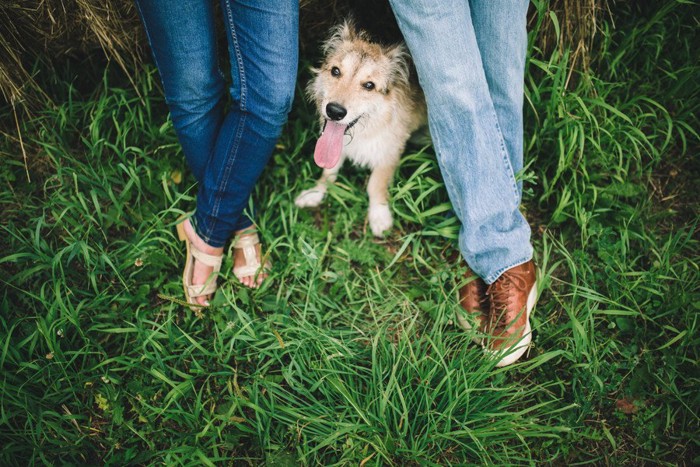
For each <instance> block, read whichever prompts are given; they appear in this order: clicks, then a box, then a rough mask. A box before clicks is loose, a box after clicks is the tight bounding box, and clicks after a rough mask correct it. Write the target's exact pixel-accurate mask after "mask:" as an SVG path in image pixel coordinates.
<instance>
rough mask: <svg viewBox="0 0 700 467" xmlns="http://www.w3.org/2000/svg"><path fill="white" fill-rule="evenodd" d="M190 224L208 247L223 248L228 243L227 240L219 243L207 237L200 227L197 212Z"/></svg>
mask: <svg viewBox="0 0 700 467" xmlns="http://www.w3.org/2000/svg"><path fill="white" fill-rule="evenodd" d="M190 224H192V229H194V233H196V234H197V236H198V237H199V238H201V239H202V240H203V241H204V243H206V244H207V245H209V246H211V247H214V248H222V247H223V246H224V244H225V243H226V240H224V241H223V242H222V241H217V240H214V239H213V238H211V237H210V236H209V235H205V234H204V232H202V229H201V228H200V227H199V223H198V222H197V212H196V211H195V213H194V214H193V215H192V216H191V217H190Z"/></svg>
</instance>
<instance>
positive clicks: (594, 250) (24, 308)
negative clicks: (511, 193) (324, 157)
mask: <svg viewBox="0 0 700 467" xmlns="http://www.w3.org/2000/svg"><path fill="white" fill-rule="evenodd" d="M616 8H617V9H616V15H617V16H616V22H615V29H613V27H612V25H611V24H609V23H608V24H605V25H603V31H602V33H601V34H600V36H599V37H600V41H601V43H600V49H601V52H600V54H599V56H598V58H597V61H596V63H595V67H594V69H593V70H592V71H591V72H589V73H585V74H579V73H571V72H570V69H569V63H570V56H569V54H568V53H562V54H555V55H553V56H551V57H543V56H542V54H541V53H538V51H537V50H536V49H534V48H533V50H532V53H531V57H532V59H531V61H530V63H529V65H528V77H527V105H526V107H527V108H526V112H527V118H526V120H527V124H526V146H527V148H526V150H527V153H526V164H527V167H526V170H525V171H524V173H523V180H524V185H525V190H524V206H523V208H524V210H525V211H526V212H527V216H528V218H529V219H530V220H531V222H532V225H533V235H534V238H533V241H534V244H535V247H536V255H537V256H536V260H537V263H538V266H539V269H540V275H541V280H540V288H541V300H540V303H539V305H538V308H537V310H536V313H535V315H534V317H533V325H534V329H535V331H534V332H535V337H534V340H533V343H534V345H533V348H532V349H531V351H530V352H529V355H528V357H527V358H526V359H523V360H522V361H521V362H520V363H518V364H516V365H514V366H513V367H510V368H507V369H496V368H494V367H493V365H492V364H491V363H489V362H488V361H485V360H484V359H483V358H482V354H481V351H480V350H479V349H478V348H476V347H474V346H473V345H470V336H469V335H467V334H465V333H464V332H462V331H460V330H459V329H458V328H457V327H456V326H455V325H454V324H453V321H454V313H455V310H456V294H455V290H456V284H457V281H456V279H457V277H458V276H459V268H458V267H457V265H456V264H455V263H454V262H453V261H451V260H450V259H448V258H449V257H450V255H451V253H452V252H453V249H454V244H455V238H456V232H457V227H458V224H457V221H456V220H455V218H454V217H453V216H452V214H451V211H450V205H449V202H448V199H447V197H446V194H445V190H444V186H443V184H442V180H441V177H440V173H439V170H438V168H437V165H436V162H435V157H434V154H433V150H432V148H431V147H430V146H423V145H421V144H419V143H418V142H415V143H414V144H412V145H411V147H410V148H409V150H408V152H407V155H406V157H405V158H404V160H403V163H402V166H401V169H400V173H399V175H398V177H397V179H396V181H395V184H394V186H393V189H392V207H393V210H394V212H395V213H396V217H397V225H396V227H395V228H394V229H393V230H392V232H391V235H390V236H388V238H387V239H385V240H383V241H377V240H375V239H373V238H372V236H371V234H370V233H368V231H367V230H368V229H367V228H366V227H367V226H366V220H365V213H366V209H367V200H366V196H365V194H364V189H363V186H364V183H365V179H366V173H363V172H362V171H358V170H354V169H347V170H345V171H344V172H343V176H342V177H341V178H340V183H339V184H338V185H337V186H336V187H334V188H333V189H332V190H331V191H330V197H329V200H328V201H327V203H326V204H325V206H324V207H323V209H320V210H318V211H311V212H308V211H300V210H298V209H297V208H295V207H294V204H293V199H294V197H295V195H296V194H297V193H298V192H299V191H300V190H302V189H304V188H308V187H309V186H310V185H311V183H312V180H313V179H314V177H315V176H317V175H318V170H319V169H318V168H317V167H316V166H315V165H314V164H313V161H312V158H311V157H310V154H311V152H312V148H313V144H314V141H315V137H316V130H315V127H314V123H313V121H314V118H313V112H312V109H311V108H310V107H309V105H308V104H307V103H304V102H303V101H301V100H298V102H297V105H296V106H295V110H294V112H293V115H292V116H291V118H290V122H289V124H288V127H287V129H286V131H285V132H284V135H283V137H282V139H281V140H280V143H279V145H278V148H277V150H276V152H275V155H274V157H273V160H272V162H271V164H270V166H269V168H268V169H267V170H266V172H265V173H264V175H263V178H262V180H261V182H260V184H259V186H258V189H257V191H256V194H255V197H256V199H257V200H258V203H259V209H258V218H257V221H258V223H259V226H260V230H261V232H262V234H263V236H264V242H265V245H266V247H267V249H268V250H269V251H270V252H271V257H272V260H273V262H274V268H273V273H272V276H271V278H270V280H268V281H267V282H266V285H265V286H264V287H263V288H262V289H260V290H258V291H254V292H251V291H248V290H244V289H242V288H241V287H238V286H237V285H236V281H235V278H234V277H233V274H232V273H231V272H230V266H231V264H230V260H228V261H227V263H226V264H225V266H224V268H223V271H224V277H223V278H222V279H221V280H220V288H219V291H218V292H217V295H216V297H215V299H214V303H215V306H214V307H213V308H212V309H211V310H209V311H207V312H206V313H204V315H203V316H202V317H197V316H195V315H194V314H193V313H192V312H190V311H189V310H188V309H187V308H185V307H183V306H182V305H181V303H180V301H179V299H180V298H181V285H180V281H179V277H180V270H181V265H182V260H183V251H182V247H181V245H180V244H179V243H178V242H177V240H176V237H175V232H174V228H173V223H174V221H175V219H176V218H177V217H178V215H179V214H181V213H182V212H184V211H187V210H189V209H191V207H192V200H193V194H194V188H193V186H192V178H191V176H190V174H189V173H188V172H187V171H186V170H185V167H184V162H183V157H182V154H181V151H180V149H179V147H178V145H177V141H176V138H175V136H174V133H173V129H172V124H171V123H170V122H169V120H167V112H166V109H165V107H164V104H163V99H162V94H161V91H160V89H159V87H158V83H157V76H156V74H155V72H154V70H153V69H151V68H149V69H146V70H143V71H142V72H139V73H138V74H137V75H136V77H135V80H136V82H137V83H138V86H139V88H138V90H139V93H140V94H141V95H142V96H143V98H140V97H139V96H138V95H137V93H136V91H135V90H134V89H133V88H131V87H129V85H128V84H126V83H127V82H126V81H125V80H124V79H123V78H120V77H119V76H118V73H116V72H115V71H114V70H113V69H107V71H106V72H105V74H104V79H103V80H102V81H99V80H93V81H90V76H89V74H88V75H85V74H84V75H83V77H82V78H81V79H73V78H71V79H67V78H58V77H51V78H44V79H46V80H47V82H48V80H49V79H52V80H53V84H52V91H53V95H54V96H56V102H57V105H56V106H47V108H46V109H45V111H43V112H41V113H40V114H38V115H36V116H35V117H34V118H32V119H30V120H27V121H24V122H23V123H22V124H21V128H20V129H21V134H22V136H23V139H22V144H23V147H24V150H25V151H26V152H27V154H26V163H27V166H26V167H25V161H24V158H23V156H22V152H21V151H20V149H19V148H20V141H19V140H18V139H17V133H16V132H12V131H10V130H12V125H14V120H13V117H12V114H11V112H10V111H9V110H8V109H6V108H5V109H3V110H2V112H3V114H2V115H3V118H4V119H5V122H9V123H8V125H7V129H8V130H7V133H6V136H7V137H6V139H5V140H4V141H3V142H2V143H1V145H0V151H1V152H2V155H3V157H2V159H0V173H1V174H2V180H3V187H2V190H1V191H0V206H1V209H2V223H1V224H0V247H1V250H0V252H1V253H0V281H2V284H3V287H2V291H1V292H0V368H2V372H1V373H0V442H1V443H2V445H3V448H2V451H1V453H0V463H2V464H3V465H5V464H42V463H56V464H84V463H107V464H114V465H121V464H125V463H139V464H156V463H166V464H196V465H201V464H207V465H211V464H219V463H222V464H225V463H236V464H238V463H242V464H245V463H249V464H255V465H257V464H262V463H268V464H271V465H275V464H276V465H296V464H298V463H304V464H336V463H337V464H358V463H359V464H361V465H364V464H371V465H375V464H384V465H391V464H395V465H403V464H464V463H467V464H496V465H502V464H518V465H519V464H530V463H535V462H544V463H554V464H578V463H594V464H613V465H625V464H626V465H641V464H657V463H660V464H669V465H676V464H680V465H690V464H694V463H697V462H698V460H700V459H699V458H698V457H695V456H697V454H696V452H697V451H698V447H699V446H698V440H697V436H696V433H697V432H698V429H699V428H700V427H699V423H698V422H699V419H698V409H699V408H700V400H699V398H700V396H699V393H698V391H697V385H698V384H699V383H700V382H699V381H698V373H697V362H698V343H699V342H698V341H699V340H700V338H699V337H698V336H699V331H700V330H699V329H698V313H697V311H698V308H699V307H700V287H699V284H700V280H699V271H698V264H699V260H698V254H697V251H698V237H697V228H698V225H697V219H698V203H697V187H698V186H700V185H699V184H698V182H699V181H700V176H699V173H698V172H699V168H700V167H699V163H698V160H697V152H698V148H699V147H700V144H699V142H700V138H699V137H698V134H697V128H698V121H697V114H698V110H699V108H700V95H699V94H700V91H699V88H698V85H697V76H698V72H699V71H700V65H698V63H700V61H699V60H698V52H697V50H698V47H697V44H698V33H697V19H698V15H697V13H698V12H697V8H696V6H695V5H692V4H682V3H680V2H666V3H665V4H664V5H663V6H659V5H656V6H653V7H646V9H642V8H641V7H636V6H635V7H632V6H626V5H621V6H619V5H618V6H617V7H616ZM540 18H541V20H542V21H544V20H548V17H547V16H546V14H545V12H542V14H541V16H540ZM536 29H537V25H534V26H533V30H536ZM533 34H534V32H533ZM306 77H307V76H306V74H305V73H304V74H302V81H303V79H305V78H306Z"/></svg>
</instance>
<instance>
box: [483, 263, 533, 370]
mask: <svg viewBox="0 0 700 467" xmlns="http://www.w3.org/2000/svg"><path fill="white" fill-rule="evenodd" d="M486 295H487V296H488V298H489V312H488V320H486V325H485V329H484V332H485V334H487V335H488V336H489V337H488V338H487V339H486V340H485V344H484V347H485V349H486V351H487V352H489V353H491V354H492V355H494V356H497V357H498V358H500V360H499V362H498V363H497V364H496V366H499V367H500V366H506V365H510V364H511V363H514V362H515V361H517V360H518V359H519V358H520V357H521V356H522V355H523V354H524V353H525V351H526V350H527V347H528V345H529V344H530V341H531V340H532V330H531V328H530V313H531V312H532V309H533V308H534V307H535V302H536V301H537V281H536V274H535V263H534V262H533V261H532V260H530V261H528V262H527V263H524V264H521V265H519V266H515V267H513V268H511V269H508V270H507V271H506V272H504V273H503V274H501V276H500V277H499V278H498V279H496V282H494V283H493V284H491V285H489V286H488V289H487V291H486Z"/></svg>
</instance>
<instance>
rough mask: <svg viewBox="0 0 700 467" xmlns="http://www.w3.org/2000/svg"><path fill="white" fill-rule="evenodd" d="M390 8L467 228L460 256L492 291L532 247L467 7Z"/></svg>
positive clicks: (415, 2)
mask: <svg viewBox="0 0 700 467" xmlns="http://www.w3.org/2000/svg"><path fill="white" fill-rule="evenodd" d="M391 3H392V7H393V9H394V13H395V15H396V17H397V20H398V23H399V26H400V27H401V31H402V32H403V35H404V38H405V40H406V43H407V45H408V48H409V49H410V51H411V54H412V56H413V60H414V62H415V64H416V69H417V71H418V77H419V80H420V83H421V86H422V87H423V91H424V92H425V96H426V100H427V103H428V117H429V124H430V132H431V135H432V137H433V141H434V144H435V149H436V153H437V158H438V163H439V165H440V168H441V171H442V174H443V177H444V180H445V185H446V187H447V191H448V194H449V196H450V200H451V201H452V204H453V206H454V209H455V212H456V213H457V216H458V217H459V219H460V221H461V222H462V227H461V229H460V238H459V246H460V250H461V252H462V255H463V256H464V258H465V259H466V261H467V263H468V264H469V266H470V267H471V268H472V270H473V271H474V272H475V273H476V274H477V275H479V276H480V277H482V278H483V279H484V280H485V281H486V282H487V283H489V284H490V283H492V282H494V281H495V280H496V279H497V278H498V277H499V276H500V275H501V274H502V273H503V272H504V271H506V270H508V269H510V268H511V267H513V266H517V265H519V264H523V263H525V262H527V261H528V260H530V259H531V257H532V246H531V245H530V227H529V225H528V223H527V221H526V220H525V218H524V217H523V215H522V214H521V213H520V209H519V207H520V190H519V189H518V186H517V183H516V181H515V173H514V170H513V167H512V164H511V156H510V154H509V152H508V151H509V150H508V147H507V145H506V141H505V139H504V135H503V133H502V131H501V127H500V124H499V119H498V116H497V112H496V108H495V103H494V101H493V99H492V97H491V93H490V89H489V83H488V80H487V77H486V74H485V71H484V65H483V62H482V56H481V53H480V50H479V44H478V41H477V37H476V32H475V29H474V25H473V21H472V12H471V10H470V5H469V3H468V2H466V1H456V0H452V1H440V2H435V1H431V0H411V1H408V0H392V1H391ZM498 3H499V4H500V8H501V9H502V10H504V11H509V10H511V9H510V8H508V7H505V6H503V4H502V2H498ZM518 3H521V2H520V1H519V2H518ZM494 8H495V6H494ZM520 157H521V158H522V156H520Z"/></svg>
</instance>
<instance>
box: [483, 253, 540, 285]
mask: <svg viewBox="0 0 700 467" xmlns="http://www.w3.org/2000/svg"><path fill="white" fill-rule="evenodd" d="M531 259H532V255H529V256H526V257H525V258H524V259H519V260H518V261H515V262H513V263H512V264H510V265H509V266H506V267H504V268H501V269H499V270H497V271H496V272H495V273H493V274H491V275H489V276H487V277H485V278H484V282H486V283H487V284H489V285H491V284H493V283H494V282H496V280H498V278H499V277H501V274H503V273H504V272H506V271H507V270H509V269H511V268H514V267H516V266H520V265H521V264H525V263H527V262H528V261H530V260H531ZM491 278H493V280H491Z"/></svg>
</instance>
